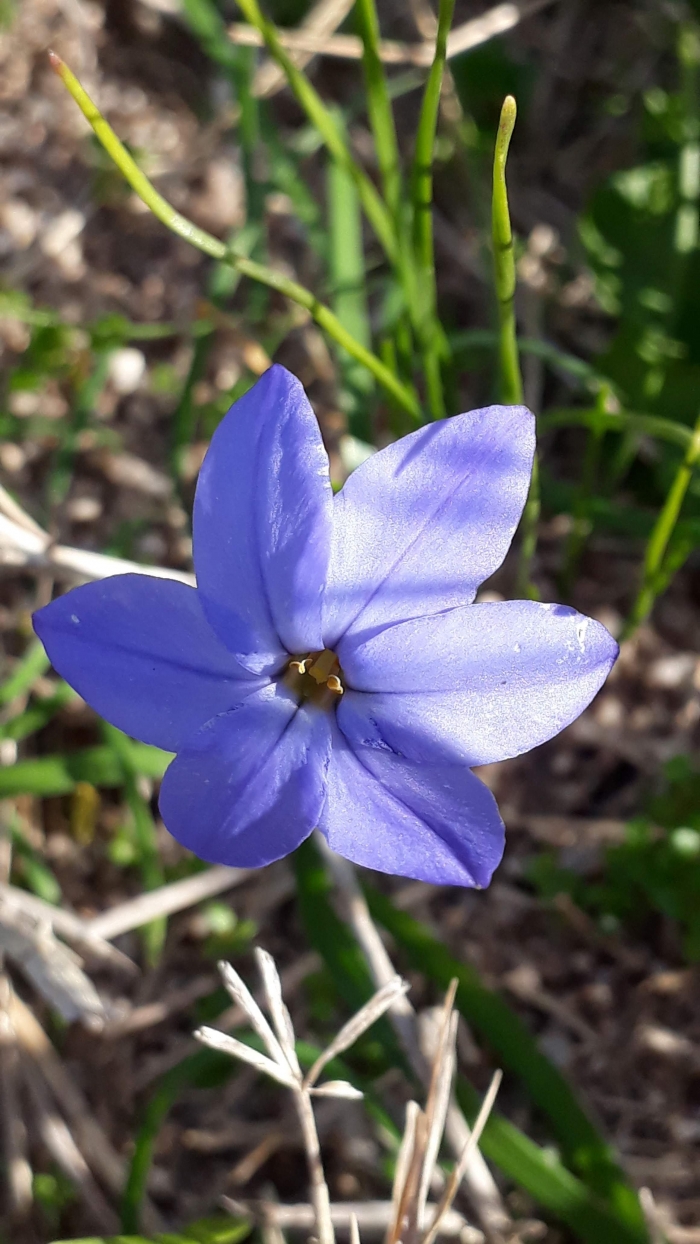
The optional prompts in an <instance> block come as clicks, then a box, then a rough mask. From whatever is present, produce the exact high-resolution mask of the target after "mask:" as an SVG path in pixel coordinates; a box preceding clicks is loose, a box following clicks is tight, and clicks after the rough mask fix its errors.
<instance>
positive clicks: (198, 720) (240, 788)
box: [34, 366, 617, 886]
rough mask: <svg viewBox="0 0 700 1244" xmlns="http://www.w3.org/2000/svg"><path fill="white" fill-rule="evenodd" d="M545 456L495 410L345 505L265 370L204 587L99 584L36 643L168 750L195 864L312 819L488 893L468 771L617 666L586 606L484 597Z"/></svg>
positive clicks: (198, 551) (537, 730)
mask: <svg viewBox="0 0 700 1244" xmlns="http://www.w3.org/2000/svg"><path fill="white" fill-rule="evenodd" d="M533 449H534V420H533V417H532V415H531V414H530V412H529V411H528V410H526V409H524V408H523V407H521V406H492V407H489V408H488V409H486V410H476V411H472V412H471V413H469V414H465V415H458V416H456V417H455V418H453V419H447V420H445V421H443V422H441V423H433V424H430V425H429V426H428V427H424V428H421V429H420V430H419V431H417V432H414V433H412V434H411V435H410V436H406V437H404V439H403V440H400V441H397V442H396V443H395V444H393V445H389V446H388V447H387V448H386V449H383V450H382V451H381V452H380V453H378V454H376V455H374V456H373V457H371V458H370V459H369V460H368V461H367V462H365V463H364V464H363V465H362V466H361V467H360V468H359V470H357V471H355V473H354V474H353V475H351V476H350V478H349V479H348V481H347V483H346V484H345V485H344V487H343V489H342V491H341V492H340V493H339V494H338V495H337V496H336V497H334V496H333V494H332V491H331V486H330V481H329V475H328V460H327V457H326V453H325V451H324V448H323V445H322V442H321V437H320V434H319V429H318V425H317V423H316V419H315V417H314V414H313V411H312V409H311V407H310V405H309V403H308V401H307V399H306V396H305V394H304V391H303V389H302V387H301V385H300V384H299V382H298V380H296V379H295V377H294V376H292V375H290V374H289V372H287V371H285V369H284V368H283V367H279V366H275V367H272V368H271V369H270V371H268V372H267V373H266V374H265V375H264V376H263V377H262V379H261V380H260V381H259V382H258V383H257V384H256V385H255V387H254V388H253V389H251V390H250V392H249V393H247V394H246V395H245V397H243V398H241V399H240V401H238V402H236V404H235V405H234V406H233V407H232V409H231V410H230V411H229V413H228V415H227V416H226V418H225V419H224V420H223V422H222V423H221V425H220V426H219V428H218V429H217V431H216V433H215V434H214V438H213V440H212V443H211V448H210V449H209V452H208V454H207V456H206V458H205V461H204V465H203V467H202V470H201V474H200V477H199V483H198V486H197V494H196V497H195V505H194V560H195V566H196V570H197V583H198V587H197V589H196V590H195V589H194V588H190V587H186V586H185V585H184V584H181V583H178V582H175V581H173V580H168V579H156V578H153V577H151V576H148V575H146V574H143V575H139V574H133V575H119V576H116V577H115V578H111V579H107V580H104V581H102V582H98V583H89V584H87V585H86V586H84V587H78V588H75V589H74V590H73V591H71V592H68V593H67V594H66V595H65V596H61V597H59V599H58V600H55V601H54V602H53V603H52V604H50V605H48V606H47V607H46V608H45V609H41V610H39V612H38V613H37V614H35V618H34V624H35V628H36V631H37V634H38V635H39V636H40V637H41V639H42V640H43V642H44V644H45V646H46V649H47V652H48V653H49V656H50V658H51V660H52V661H53V664H54V666H55V668H56V669H57V670H58V672H59V673H60V674H62V675H63V677H64V678H66V679H67V680H68V682H70V683H71V684H72V686H74V687H75V688H76V690H77V691H79V692H80V694H81V695H82V696H83V697H84V698H85V699H86V700H87V701H88V703H90V704H91V705H92V706H93V708H95V709H96V710H97V712H98V713H101V714H102V716H103V717H106V718H107V720H108V721H111V722H113V723H114V725H116V726H118V727H119V728H120V729H122V730H124V731H126V732H127V734H131V735H134V736H135V737H136V738H138V739H142V740H143V741H144V742H146V743H153V744H156V745H157V746H158V747H162V748H165V749H167V750H168V751H173V752H176V753H177V755H176V758H175V760H173V762H172V764H171V765H170V768H169V769H168V770H167V773H166V774H165V777H164V779H163V784H162V787H161V792H160V808H161V812H162V815H163V819H164V821H165V824H166V825H167V826H168V829H169V830H170V831H171V833H173V834H174V835H175V837H176V838H178V839H179V840H180V842H182V843H183V844H184V845H185V846H187V847H190V848H191V849H192V850H193V851H194V852H196V854H197V855H200V856H202V857H203V858H204V859H207V860H211V861H218V862H223V863H228V864H237V865H241V866H251V867H258V866H259V865H262V864H266V863H269V862H270V861H271V860H276V859H279V858H280V857H281V856H283V855H286V854H287V853H288V852H289V851H293V850H294V848H295V847H296V846H298V845H299V843H300V842H302V841H303V840H304V839H305V838H306V837H307V836H308V834H310V833H311V831H312V830H313V829H314V827H315V826H318V827H319V829H320V830H321V832H322V833H323V834H325V836H326V838H327V839H328V842H329V843H330V845H331V847H333V848H334V849H335V850H337V851H339V852H340V853H341V854H342V855H345V856H346V857H347V858H348V859H351V860H354V861H355V862H356V863H358V864H363V865H366V866H367V867H369V868H375V869H379V870H381V871H384V872H392V873H402V874H404V875H406V876H410V877H418V878H421V879H423V880H425V881H432V882H438V883H442V884H454V885H468V886H485V885H487V884H488V882H489V880H490V878H491V874H492V872H493V870H494V868H495V867H496V865H497V864H498V862H499V860H500V858H501V855H502V852H503V841H504V829H503V824H502V821H501V818H500V816H499V814H498V809H497V807H496V803H495V800H494V798H493V796H492V794H491V793H490V791H489V790H488V789H487V788H486V786H484V785H483V784H482V782H480V781H479V779H478V778H477V777H476V776H475V775H474V774H473V773H472V766H474V765H483V764H489V763H490V762H491V761H496V760H503V759H505V758H506V757H509V756H517V755H518V754H519V753H521V752H525V751H527V750H528V749H529V748H531V747H535V746H536V745H537V744H538V743H542V742H544V740H545V739H549V738H551V737H552V735H554V734H556V733H557V732H558V731H559V730H561V729H562V728H563V727H564V726H566V725H568V723H569V722H571V721H573V720H574V718H575V717H577V716H578V714H579V713H580V712H581V711H582V710H583V709H584V708H585V707H586V705H587V704H588V703H589V702H590V700H591V699H592V698H593V696H594V695H595V694H596V692H597V691H598V689H599V687H600V686H601V684H602V683H603V681H604V680H605V678H606V676H607V674H608V672H609V670H610V668H611V666H612V664H613V661H614V660H615V657H616V655H617V645H616V644H615V642H614V640H613V639H611V637H610V635H609V634H608V632H607V631H606V630H605V629H604V627H602V626H600V625H599V623H597V622H594V621H592V620H591V619H590V618H586V617H583V616H582V615H581V614H579V613H577V612H576V611H575V610H574V609H569V608H566V607H564V606H562V605H542V604H537V603H535V602H533V601H506V602H503V603H489V604H473V603H472V602H473V600H474V597H475V594H476V590H477V588H478V587H479V584H481V583H482V582H483V581H484V579H486V578H488V577H489V575H491V574H492V573H493V571H494V570H496V568H497V567H498V566H499V565H500V563H501V562H502V560H503V557H504V555H505V553H506V551H507V549H508V545H509V544H510V541H511V539H512V536H513V532H514V531H515V528H516V526H517V523H518V519H519V517H520V513H521V510H522V508H523V504H524V501H525V497H526V495H527V489H528V482H529V479H530V471H531V466H532V455H533Z"/></svg>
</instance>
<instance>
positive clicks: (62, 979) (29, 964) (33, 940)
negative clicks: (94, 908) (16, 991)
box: [0, 903, 105, 1029]
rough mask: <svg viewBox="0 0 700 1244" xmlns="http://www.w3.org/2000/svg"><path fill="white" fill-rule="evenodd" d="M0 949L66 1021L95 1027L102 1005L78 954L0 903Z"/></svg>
mask: <svg viewBox="0 0 700 1244" xmlns="http://www.w3.org/2000/svg"><path fill="white" fill-rule="evenodd" d="M0 950H2V951H5V953H6V954H7V955H8V957H9V958H10V959H11V960H12V962H13V963H14V964H16V966H17V967H19V969H20V971H21V972H22V973H23V975H24V976H25V977H26V978H27V979H28V980H30V981H31V983H32V984H33V985H34V988H35V989H37V990H38V991H39V993H40V994H41V996H42V997H43V998H45V999H46V1001H47V1002H48V1003H49V1004H50V1005H51V1006H52V1007H54V1008H55V1009H56V1010H57V1011H58V1013H59V1015H62V1016H63V1018H64V1019H65V1020H66V1021H67V1023H73V1021H74V1020H80V1021H81V1022H82V1023H83V1024H85V1025H86V1026H87V1027H90V1028H93V1029H99V1028H101V1027H102V1025H103V1022H104V1017H105V1009H104V1005H103V1002H102V999H101V998H100V995H99V994H98V992H97V990H96V989H95V986H94V985H93V983H92V981H91V980H90V978H89V976H87V975H86V974H85V972H83V970H82V966H81V963H80V960H79V959H78V957H77V956H76V955H75V954H74V952H73V951H72V950H69V949H68V947H67V946H65V945H64V944H63V942H59V941H58V940H57V939H56V938H55V937H54V935H53V930H52V928H51V926H50V924H46V923H42V922H41V921H38V920H37V919H36V918H35V917H33V916H30V915H28V914H27V913H26V912H23V911H21V910H20V909H19V908H17V907H15V908H13V907H11V906H9V905H8V904H7V903H4V904H2V905H0Z"/></svg>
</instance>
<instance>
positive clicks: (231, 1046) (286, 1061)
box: [194, 951, 335, 1244]
mask: <svg viewBox="0 0 700 1244" xmlns="http://www.w3.org/2000/svg"><path fill="white" fill-rule="evenodd" d="M257 960H258V967H259V969H260V975H261V977H262V985H263V993H264V994H265V1000H266V1002H267V1006H268V1010H269V1011H270V1014H271V1016H272V1024H273V1026H274V1029H275V1031H274V1032H273V1030H272V1028H271V1027H270V1024H269V1023H268V1021H267V1018H266V1017H265V1015H264V1014H263V1012H262V1010H261V1009H260V1007H259V1006H258V1004H257V1002H256V1001H255V999H254V997H253V995H252V994H251V992H250V990H249V989H248V986H247V985H246V983H245V981H244V980H243V979H242V978H241V977H240V976H239V974H238V972H236V970H235V968H233V967H231V964H230V963H221V964H219V968H220V971H221V974H222V976H223V979H224V984H225V985H226V988H227V990H228V992H229V993H230V995H231V997H232V998H233V999H234V1001H235V1002H236V1003H237V1004H238V1005H239V1006H241V1007H242V1008H243V1010H244V1011H245V1014H246V1016H247V1018H248V1020H249V1022H250V1023H251V1024H252V1026H253V1028H254V1030H255V1032H256V1033H257V1034H258V1036H259V1037H260V1039H261V1041H262V1042H263V1044H264V1046H265V1048H266V1049H267V1054H262V1053H260V1052H259V1051H258V1050H254V1049H252V1048H251V1047H250V1046H247V1045H244V1044H243V1042H241V1041H238V1040H236V1038H235V1037H231V1036H229V1035H228V1034H227V1033H223V1032H217V1031H216V1030H215V1029H212V1028H200V1029H198V1030H197V1032H195V1034H194V1035H195V1036H196V1037H197V1038H198V1039H199V1040H200V1041H202V1042H203V1043H204V1044H205V1045H208V1046H210V1047H211V1048H212V1049H216V1050H220V1051H221V1052H222V1053H225V1054H230V1055H231V1056H232V1057H233V1058H238V1059H240V1060H241V1061H242V1062H245V1063H248V1064H249V1065H250V1066H252V1067H255V1068H256V1070H258V1071H262V1072H264V1073H265V1074H267V1075H269V1076H270V1077H271V1078H272V1079H274V1080H278V1081H279V1082H280V1084H284V1085H285V1086H286V1087H287V1088H288V1089H290V1091H291V1093H292V1097H293V1100H294V1105H295V1108H296V1112H297V1117H298V1119H299V1124H300V1126H301V1131H302V1136H303V1138H304V1149H305V1151H306V1160H307V1166H308V1170H309V1180H310V1184H311V1201H312V1204H313V1207H314V1216H315V1220H316V1222H315V1225H316V1231H317V1232H318V1239H319V1244H335V1233H334V1231H333V1223H332V1221H331V1216H330V1194H329V1192H328V1185H327V1184H326V1178H325V1174H324V1171H323V1163H322V1161H321V1145H320V1142H319V1139H318V1131H317V1129H316V1120H315V1119H314V1112H313V1106H312V1104H311V1093H312V1092H313V1089H310V1088H307V1087H306V1086H305V1084H304V1080H303V1076H302V1074H301V1068H300V1067H299V1063H298V1060H297V1056H296V1049H295V1040H294V1031H293V1029H292V1024H291V1019H290V1017H289V1014H288V1012H287V1010H286V1007H285V1006H284V1002H283V1001H282V986H281V983H280V980H279V975H278V973H277V969H276V967H275V964H274V962H273V960H272V959H271V957H270V956H269V955H267V954H266V953H265V952H264V951H257Z"/></svg>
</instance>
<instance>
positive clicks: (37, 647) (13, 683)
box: [0, 639, 51, 707]
mask: <svg viewBox="0 0 700 1244" xmlns="http://www.w3.org/2000/svg"><path fill="white" fill-rule="evenodd" d="M50 664H51V662H50V661H49V658H48V657H47V655H46V652H45V651H44V645H43V644H42V642H41V640H40V639H34V640H32V642H31V643H30V644H29V645H28V647H27V648H26V650H25V652H24V655H23V656H22V658H21V660H20V662H19V664H18V665H16V666H15V668H14V670H13V671H12V673H11V674H10V676H9V678H7V679H6V680H5V682H3V683H2V684H1V685H0V707H4V706H5V705H6V704H11V703H12V701H13V700H16V699H18V698H19V696H21V695H24V694H25V692H27V691H30V690H31V687H32V684H33V683H35V682H36V680H37V678H40V677H41V675H42V674H45V673H46V671H47V669H48V668H49V666H50Z"/></svg>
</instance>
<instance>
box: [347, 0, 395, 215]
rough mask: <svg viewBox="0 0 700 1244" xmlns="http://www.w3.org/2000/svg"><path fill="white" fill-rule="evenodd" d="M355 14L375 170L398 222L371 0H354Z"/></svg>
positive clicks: (390, 128)
mask: <svg viewBox="0 0 700 1244" xmlns="http://www.w3.org/2000/svg"><path fill="white" fill-rule="evenodd" d="M355 14H356V17H357V22H358V26H359V31H360V37H361V39H362V63H363V66H364V71H365V84H366V86H367V112H368V114H369V121H370V125H371V127H372V134H373V135H374V147H375V150H376V153H377V162H378V164H379V173H380V176H381V179H382V187H383V190H384V198H385V199H386V202H387V205H388V208H389V211H390V212H391V214H392V216H393V217H394V220H395V221H398V218H399V215H400V213H401V211H402V202H401V199H402V184H401V160H400V157H399V144H398V139H397V137H396V125H395V123H394V113H393V110H392V107H391V100H390V98H389V91H388V88H387V81H386V74H385V73H384V65H383V63H382V59H381V57H380V55H379V41H380V38H381V35H380V31H379V19H378V17H377V8H376V5H375V3H374V0H357V2H356V4H355Z"/></svg>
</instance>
